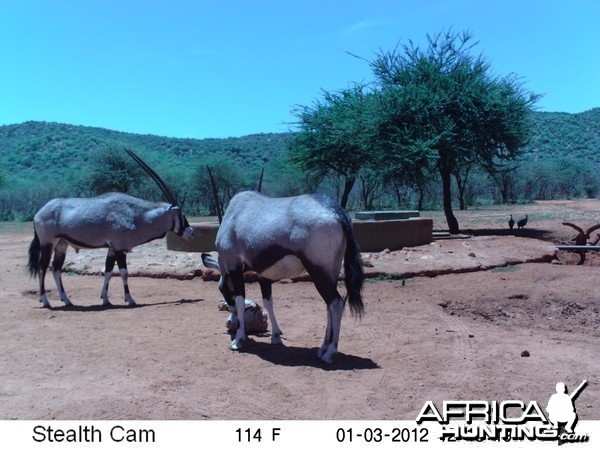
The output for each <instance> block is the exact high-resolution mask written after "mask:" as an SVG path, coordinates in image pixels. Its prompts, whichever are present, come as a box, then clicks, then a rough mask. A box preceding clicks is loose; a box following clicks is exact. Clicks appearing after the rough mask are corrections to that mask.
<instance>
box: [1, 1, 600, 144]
mask: <svg viewBox="0 0 600 450" xmlns="http://www.w3.org/2000/svg"><path fill="white" fill-rule="evenodd" d="M599 17H600V1H598V0H564V1H563V0H502V1H500V0H497V1H492V0H446V1H442V0H420V1H415V0H412V1H404V0H396V1H392V0H370V1H352V0H349V1H341V0H340V1H333V0H318V1H312V0H304V1H291V0H287V1H286V0H278V1H277V0H264V1H260V0H255V1H252V0H246V1H240V0H223V1H211V2H209V1H183V0H181V1H180V0H169V1H150V0H147V1H142V0H139V1H132V0H48V1H41V0H38V1H34V0H0V62H1V66H0V67H1V69H0V125H6V124H13V123H20V122H24V121H27V120H44V121H52V122H62V123H69V124H75V125H88V126H96V127H104V128H109V129H113V130H119V131H127V132H132V133H142V134H156V135H161V136H171V137H190V138H206V137H217V138H218V137H229V136H243V135H246V134H251V133H266V132H280V131H287V130H289V129H290V128H291V127H292V126H291V125H290V123H291V122H292V121H293V120H294V117H293V115H292V114H291V111H292V109H293V107H294V105H308V104H311V103H312V102H313V101H314V100H315V99H316V98H318V97H319V96H320V92H321V89H325V90H337V89H342V88H345V87H347V86H348V85H349V83H352V82H362V81H369V80H370V79H371V72H370V69H369V66H368V64H367V63H366V62H365V61H361V60H360V59H357V58H353V57H352V56H349V55H348V53H347V52H350V53H353V54H357V55H360V56H362V57H364V58H366V59H372V58H373V57H374V55H375V54H376V53H377V52H378V51H379V50H384V51H386V50H391V49H393V48H394V47H395V46H396V45H397V43H398V42H407V40H408V39H412V40H413V41H416V42H422V41H424V38H425V36H426V34H427V33H429V34H435V33H437V32H439V31H442V30H444V29H448V28H450V27H452V29H453V30H455V31H462V30H466V29H468V30H471V31H472V32H473V34H474V37H475V38H476V39H477V40H478V41H479V42H480V43H479V45H478V47H476V49H477V51H478V52H481V53H483V55H484V56H485V57H486V58H488V60H489V61H490V62H491V64H492V69H493V71H494V72H495V73H496V74H499V75H507V74H509V73H516V74H518V75H519V76H521V77H522V79H523V81H524V83H525V86H526V88H527V89H529V90H532V91H534V92H536V93H541V94H544V97H543V98H542V99H541V100H540V102H539V103H538V109H539V110H541V111H563V112H570V113H578V112H582V111H585V110H588V109H591V108H593V107H599V106H600V26H599V23H600V22H599V19H598V18H599Z"/></svg>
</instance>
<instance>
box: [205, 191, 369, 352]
mask: <svg viewBox="0 0 600 450" xmlns="http://www.w3.org/2000/svg"><path fill="white" fill-rule="evenodd" d="M216 248H217V251H218V253H219V256H218V258H219V259H218V261H216V260H215V259H214V258H212V257H211V256H210V255H208V254H203V255H202V261H203V262H204V265H206V266H207V267H212V268H215V269H218V270H220V272H221V280H220V282H219V289H220V290H221V293H222V294H223V297H224V298H225V300H226V301H227V303H228V304H229V305H230V309H231V311H232V312H234V313H236V314H237V317H238V318H243V317H244V309H245V295H246V294H245V288H244V272H245V271H254V272H256V273H257V274H258V276H259V284H260V288H261V292H262V297H263V303H264V305H265V308H266V309H267V311H268V313H269V319H270V320H271V325H272V330H271V331H272V333H271V341H272V343H275V344H276V343H280V342H281V334H282V332H281V329H280V328H279V325H278V323H277V320H276V319H275V314H274V312H273V298H272V294H271V284H272V283H273V282H274V281H278V280H281V279H283V278H293V277H296V276H298V275H300V274H301V273H302V272H303V271H306V272H308V274H309V275H310V277H311V279H312V281H313V282H314V284H315V287H316V288H317V291H318V292H319V294H320V295H321V297H322V298H323V300H325V303H326V304H327V327H326V331H325V339H324V340H323V344H322V345H321V347H320V349H319V351H318V357H319V358H321V359H322V360H323V361H325V362H327V363H330V362H332V358H333V355H334V354H335V353H336V352H337V347H338V341H339V337H340V327H341V322H342V313H343V310H344V305H345V303H346V299H345V298H343V297H342V296H341V295H340V293H339V292H338V290H337V282H338V276H339V273H340V269H341V267H342V261H343V262H344V278H345V284H346V290H347V294H348V295H347V298H348V300H349V304H350V311H351V312H352V313H353V314H355V315H357V316H359V317H360V316H361V315H362V313H363V309H364V307H363V301H362V286H363V281H364V273H363V266H362V260H361V256H360V251H359V249H358V245H357V244H356V241H355V239H354V236H353V233H352V222H351V221H350V217H349V216H348V214H347V213H346V211H345V210H344V209H342V208H341V207H340V206H339V205H338V204H337V203H336V202H335V201H334V200H333V199H331V198H329V197H326V196H320V195H301V196H298V197H287V198H270V197H266V196H264V195H262V194H259V193H257V192H242V193H240V194H237V195H236V196H235V197H234V198H233V199H232V200H231V203H230V204H229V207H228V208H227V212H226V214H225V217H224V218H223V223H222V224H221V226H220V227H219V231H218V233H217V239H216ZM239 324H240V325H239V328H238V330H237V333H236V335H235V338H234V339H233V342H232V343H231V345H230V348H231V349H232V350H239V349H241V348H242V347H243V346H244V340H245V339H246V333H245V329H244V320H239Z"/></svg>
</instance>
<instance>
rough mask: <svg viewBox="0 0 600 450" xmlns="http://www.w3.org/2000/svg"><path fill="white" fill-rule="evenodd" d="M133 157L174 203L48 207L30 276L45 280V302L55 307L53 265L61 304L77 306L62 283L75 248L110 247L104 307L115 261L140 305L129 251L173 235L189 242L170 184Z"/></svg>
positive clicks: (70, 201) (63, 202)
mask: <svg viewBox="0 0 600 450" xmlns="http://www.w3.org/2000/svg"><path fill="white" fill-rule="evenodd" d="M126 151H127V152H128V153H129V155H130V156H131V157H132V158H133V159H134V160H135V161H136V162H137V163H138V164H139V165H140V166H141V167H142V168H143V169H144V170H145V171H146V172H147V173H148V175H150V177H151V178H152V179H153V180H154V181H155V182H156V184H157V185H158V186H159V188H160V189H161V190H162V192H163V194H164V195H165V197H166V198H167V200H168V201H169V203H162V202H160V203H157V202H150V201H146V200H142V199H139V198H136V197H132V196H131V195H127V194H122V193H116V192H111V193H108V194H104V195H101V196H99V197H94V198H56V199H53V200H50V201H49V202H48V203H46V205H44V206H43V207H42V208H41V209H40V210H39V211H38V212H37V214H36V215H35V217H34V236H33V240H32V241H31V245H30V246H29V264H28V269H29V273H30V274H31V276H33V277H36V276H37V277H39V284H40V302H41V303H42V305H43V306H44V307H47V308H48V307H50V303H49V302H48V297H47V296H46V290H45V287H44V279H45V275H46V271H47V269H48V266H49V264H50V258H51V256H52V252H53V251H54V260H53V261H52V273H53V275H54V280H55V281H56V287H57V288H58V293H59V295H60V299H61V300H62V301H63V302H64V304H65V305H66V306H70V305H71V301H70V300H69V297H68V296H67V294H66V292H65V289H64V287H63V283H62V279H61V269H62V266H63V264H64V262H65V257H66V252H67V248H68V247H69V245H70V246H71V247H73V248H75V249H76V250H79V249H81V248H108V254H107V255H106V266H105V272H104V285H103V286H102V293H101V298H102V304H103V305H110V302H109V301H108V283H109V281H110V278H111V276H112V271H113V268H114V266H115V262H116V263H117V265H118V267H119V273H120V275H121V278H122V280H123V286H124V291H125V295H124V298H125V301H126V302H127V304H128V305H129V306H134V305H135V301H134V300H133V298H132V296H131V294H130V293H129V286H128V283H127V278H128V274H127V256H126V254H127V252H129V251H130V250H131V249H133V248H134V247H136V246H138V245H140V244H144V243H146V242H150V241H152V240H154V239H158V238H162V237H163V236H165V234H166V233H167V232H168V231H172V232H174V233H176V234H178V235H179V236H181V237H182V238H184V239H186V240H190V239H192V237H193V231H192V228H191V227H190V225H189V223H188V221H187V219H186V218H185V216H184V215H183V212H182V209H181V205H180V204H179V202H178V201H177V199H176V198H175V196H174V195H173V193H172V192H171V190H170V189H169V187H168V186H167V185H166V183H165V182H164V181H163V180H162V179H161V178H160V177H159V176H158V175H157V174H156V172H154V171H153V170H152V169H151V168H150V167H149V166H148V165H147V164H146V163H145V162H144V161H142V160H141V159H140V158H139V157H138V156H137V155H135V154H134V153H133V152H131V151H129V150H127V149H126Z"/></svg>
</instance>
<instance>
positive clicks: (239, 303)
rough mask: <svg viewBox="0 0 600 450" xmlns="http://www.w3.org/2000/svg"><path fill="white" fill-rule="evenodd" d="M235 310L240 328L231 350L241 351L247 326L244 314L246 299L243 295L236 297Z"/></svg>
mask: <svg viewBox="0 0 600 450" xmlns="http://www.w3.org/2000/svg"><path fill="white" fill-rule="evenodd" d="M235 310H236V313H237V318H238V323H239V327H238V329H237V331H236V333H235V338H234V339H233V341H232V342H231V345H230V346H229V348H230V349H231V350H241V349H242V347H243V346H244V340H245V339H246V329H245V328H246V326H245V324H244V322H245V321H244V313H245V311H246V299H245V298H244V296H242V295H236V296H235Z"/></svg>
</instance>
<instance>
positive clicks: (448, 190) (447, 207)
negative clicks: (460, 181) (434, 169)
mask: <svg viewBox="0 0 600 450" xmlns="http://www.w3.org/2000/svg"><path fill="white" fill-rule="evenodd" d="M438 168H439V171H440V176H441V177H442V189H443V195H444V214H445V215H446V221H447V222H448V230H449V231H450V234H458V233H460V229H459V226H458V220H456V217H455V216H454V212H453V211H452V178H451V176H452V171H451V170H450V168H449V167H448V164H443V163H438Z"/></svg>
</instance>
